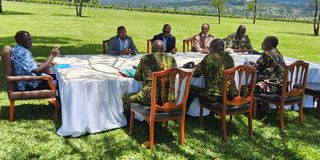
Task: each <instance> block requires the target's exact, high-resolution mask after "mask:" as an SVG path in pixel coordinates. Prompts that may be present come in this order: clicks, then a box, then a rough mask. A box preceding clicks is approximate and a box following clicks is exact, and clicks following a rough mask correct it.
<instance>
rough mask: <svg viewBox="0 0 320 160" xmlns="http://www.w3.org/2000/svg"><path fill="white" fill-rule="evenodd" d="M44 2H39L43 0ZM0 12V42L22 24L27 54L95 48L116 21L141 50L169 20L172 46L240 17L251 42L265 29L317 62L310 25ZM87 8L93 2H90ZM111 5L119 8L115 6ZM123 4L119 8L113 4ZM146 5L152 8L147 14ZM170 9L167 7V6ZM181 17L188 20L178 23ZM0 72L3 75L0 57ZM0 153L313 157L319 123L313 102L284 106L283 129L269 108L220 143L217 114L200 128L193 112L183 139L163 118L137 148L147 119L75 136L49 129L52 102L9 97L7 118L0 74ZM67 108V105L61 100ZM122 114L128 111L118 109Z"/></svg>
mask: <svg viewBox="0 0 320 160" xmlns="http://www.w3.org/2000/svg"><path fill="white" fill-rule="evenodd" d="M43 2H45V1H43ZM3 4H4V5H5V6H6V7H5V12H4V13H3V15H1V16H0V21H1V25H0V30H1V34H0V48H2V47H3V46H4V45H6V44H9V45H11V46H13V45H15V42H14V38H13V35H14V34H15V33H16V32H17V31H18V30H22V29H23V30H27V31H29V32H30V33H31V34H32V36H33V40H34V41H33V42H34V43H33V45H34V46H33V48H32V50H31V51H32V53H33V55H34V57H35V58H36V59H37V60H39V61H43V60H45V59H46V57H47V56H48V54H49V52H50V50H51V48H52V47H53V46H61V54H62V55H66V54H100V53H101V52H102V50H101V41H102V40H105V39H108V38H110V37H111V36H114V35H115V34H116V28H117V26H119V25H125V26H126V28H127V33H128V35H130V36H131V37H132V38H133V40H134V42H135V44H136V46H137V48H138V49H139V51H141V52H145V51H146V39H149V38H151V37H152V36H153V35H155V34H157V33H159V32H161V28H162V25H163V24H164V23H169V24H171V26H172V30H171V33H172V34H173V35H174V36H176V39H177V48H178V50H180V51H181V50H182V40H183V39H185V38H187V37H190V36H192V35H194V34H196V33H199V31H200V30H199V29H200V25H201V24H203V23H205V22H207V23H209V24H210V25H211V30H210V33H211V34H213V35H214V36H215V37H220V38H223V37H226V36H227V35H228V34H230V33H233V32H235V31H236V29H237V27H238V26H239V24H245V25H246V27H247V34H248V35H249V36H250V39H251V41H252V44H253V47H254V48H255V49H256V50H260V47H261V42H262V40H263V39H264V37H265V36H269V35H275V36H277V37H278V38H279V47H278V48H279V50H280V51H281V52H282V54H284V55H285V56H287V57H293V58H297V59H303V60H308V61H313V62H317V63H320V55H319V53H320V48H319V44H320V39H319V37H315V36H312V30H311V28H312V24H308V23H294V22H280V21H279V22H278V21H264V20H261V21H259V23H258V24H255V25H253V24H251V20H250V19H249V20H248V19H243V18H226V22H228V23H225V24H221V25H217V24H216V23H215V21H216V17H208V16H190V15H174V14H171V13H168V14H160V13H159V12H157V11H156V10H151V9H150V10H148V13H145V12H129V11H126V10H122V11H119V10H114V9H115V8H113V7H111V6H106V7H103V8H105V9H95V8H85V10H86V14H85V16H84V17H82V18H81V19H80V20H79V17H76V16H74V6H73V5H72V4H70V5H71V6H66V5H63V6H59V5H52V4H30V3H17V2H7V1H4V2H3ZM92 7H93V6H92ZM117 9H119V8H117ZM121 9H123V8H121ZM151 12H153V13H151ZM172 13H174V12H172ZM186 24H188V25H187V26H186ZM0 66H1V68H0V70H1V71H0V73H1V75H2V74H3V71H2V64H1V62H0ZM0 98H1V101H0V105H1V107H0V129H1V132H0V159H319V158H320V149H319V144H320V130H319V128H320V123H319V120H318V119H315V118H314V115H315V109H304V112H305V121H304V124H303V125H300V124H299V123H298V113H297V112H294V111H293V112H289V111H286V112H285V129H284V130H280V129H279V128H278V123H279V122H278V121H277V118H276V117H277V113H276V111H272V113H271V114H270V115H264V114H258V118H257V119H255V120H253V128H254V134H253V137H249V136H247V121H248V119H247V117H246V116H244V115H239V116H234V118H233V121H232V122H228V123H227V131H228V136H229V139H228V142H223V140H222V138H221V131H220V129H221V121H220V118H219V117H217V116H216V117H214V116H213V115H210V116H208V117H205V119H204V124H203V127H199V126H198V122H199V118H194V117H190V116H188V117H187V119H186V129H185V133H186V134H185V137H186V138H185V140H186V143H185V145H179V125H178V124H177V123H175V122H169V128H168V129H167V128H165V127H162V126H161V124H158V125H156V129H155V133H156V135H155V140H156V146H155V150H154V153H151V152H149V150H148V149H145V148H143V147H141V144H142V143H143V142H144V141H146V140H147V139H148V124H147V123H146V122H138V121H135V128H134V133H133V134H132V135H128V133H127V131H128V127H129V126H126V127H124V128H120V129H114V130H110V131H106V132H101V133H97V134H88V135H84V136H82V137H79V138H71V137H60V136H58V135H57V134H56V132H57V130H58V129H59V127H60V126H61V124H62V122H61V121H59V122H53V121H52V120H51V118H52V114H53V112H54V109H53V107H52V106H49V105H48V103H47V102H46V101H44V100H31V101H17V103H16V107H15V122H13V123H11V124H10V123H9V122H8V117H9V100H8V98H7V93H6V92H5V85H4V79H3V76H0ZM62 107H64V106H62ZM65 107H67V106H65ZM125 114H126V117H127V119H129V113H128V112H125Z"/></svg>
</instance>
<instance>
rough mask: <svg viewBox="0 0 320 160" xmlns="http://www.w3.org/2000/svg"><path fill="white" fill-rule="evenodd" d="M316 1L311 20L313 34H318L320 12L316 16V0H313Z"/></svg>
mask: <svg viewBox="0 0 320 160" xmlns="http://www.w3.org/2000/svg"><path fill="white" fill-rule="evenodd" d="M315 2H316V11H315V13H314V20H313V32H314V35H315V36H319V21H320V13H319V17H317V16H318V0H315Z"/></svg>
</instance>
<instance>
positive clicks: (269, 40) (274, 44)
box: [265, 36, 279, 48]
mask: <svg viewBox="0 0 320 160" xmlns="http://www.w3.org/2000/svg"><path fill="white" fill-rule="evenodd" d="M265 40H266V42H267V43H270V44H271V47H274V48H276V47H277V46H278V43H279V41H278V38H277V37H276V36H268V37H266V38H265Z"/></svg>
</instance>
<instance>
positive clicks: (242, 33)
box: [237, 25, 247, 37]
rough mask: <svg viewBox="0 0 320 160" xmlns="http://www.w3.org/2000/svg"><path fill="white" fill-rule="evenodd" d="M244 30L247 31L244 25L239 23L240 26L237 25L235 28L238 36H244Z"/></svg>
mask: <svg viewBox="0 0 320 160" xmlns="http://www.w3.org/2000/svg"><path fill="white" fill-rule="evenodd" d="M246 31H247V29H246V26H244V25H240V26H239V27H238V29H237V35H238V37H242V36H244V34H246Z"/></svg>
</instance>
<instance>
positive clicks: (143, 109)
mask: <svg viewBox="0 0 320 160" xmlns="http://www.w3.org/2000/svg"><path fill="white" fill-rule="evenodd" d="M130 107H131V111H134V112H137V113H139V114H141V115H143V116H145V117H150V108H151V106H145V105H141V104H139V103H131V104H130ZM181 116H182V110H177V111H172V112H162V111H156V114H155V120H156V121H157V120H163V119H170V118H175V117H181Z"/></svg>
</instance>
